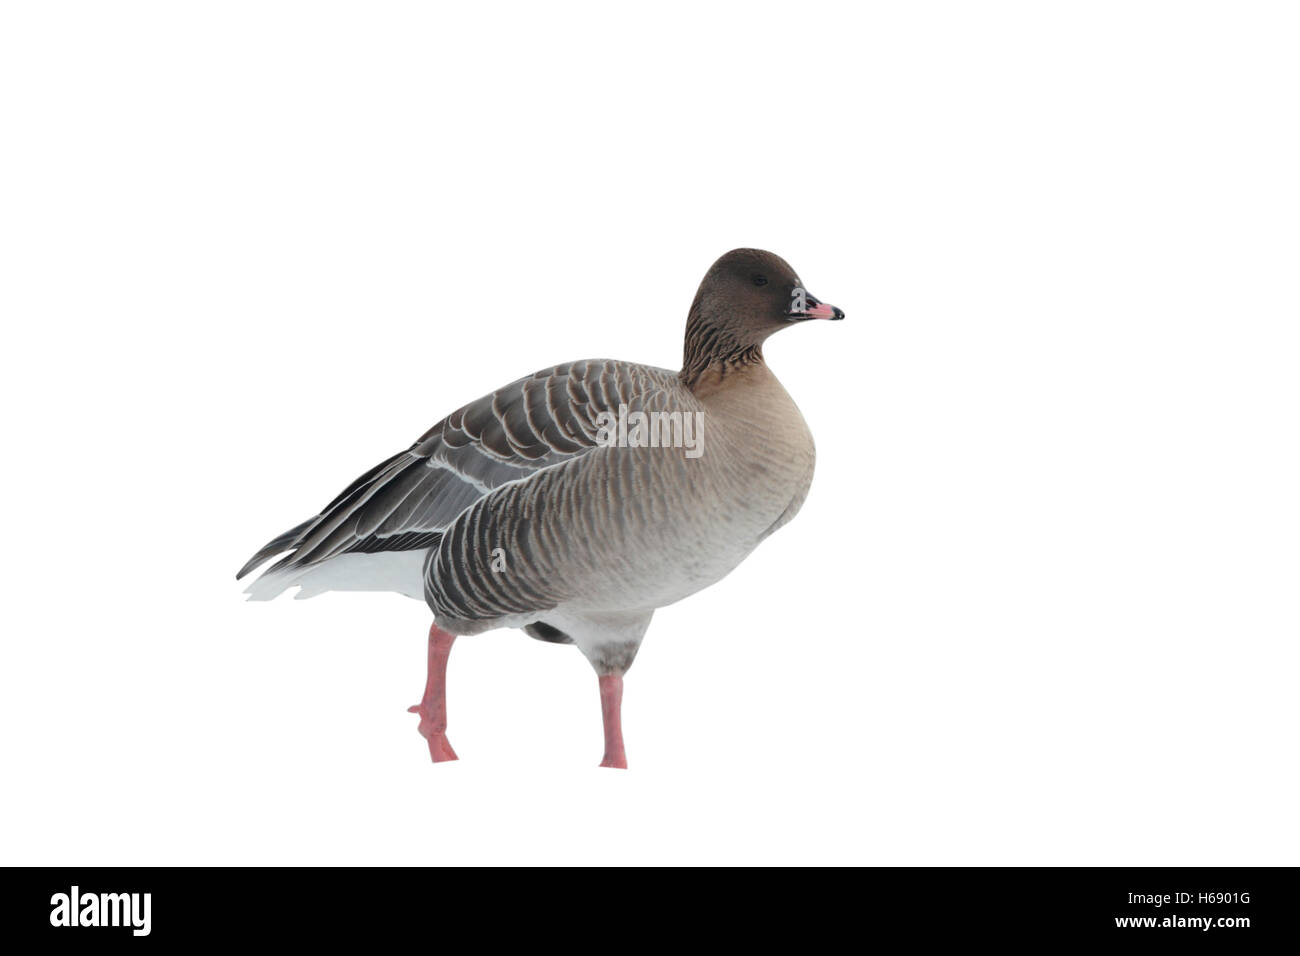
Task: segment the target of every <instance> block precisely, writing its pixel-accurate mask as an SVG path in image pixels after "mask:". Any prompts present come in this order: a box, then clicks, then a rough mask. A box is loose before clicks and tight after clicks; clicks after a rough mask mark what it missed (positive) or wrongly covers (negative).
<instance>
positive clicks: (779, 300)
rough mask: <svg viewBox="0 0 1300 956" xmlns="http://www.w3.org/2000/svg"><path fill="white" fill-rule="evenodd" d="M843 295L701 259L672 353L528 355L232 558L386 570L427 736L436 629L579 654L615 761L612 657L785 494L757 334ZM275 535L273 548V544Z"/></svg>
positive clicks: (439, 744) (753, 265) (779, 430)
mask: <svg viewBox="0 0 1300 956" xmlns="http://www.w3.org/2000/svg"><path fill="white" fill-rule="evenodd" d="M842 318H844V313H843V312H842V311H841V310H840V309H838V308H836V307H834V306H831V305H826V304H824V303H822V302H820V301H818V300H817V299H816V298H815V297H813V296H812V295H811V294H809V293H808V292H807V291H806V289H805V288H804V284H803V282H802V281H801V280H800V279H799V276H798V275H797V274H796V273H795V271H794V270H793V269H792V268H791V267H790V265H789V264H788V263H787V262H786V261H785V260H784V259H782V258H780V257H779V256H777V255H774V254H773V253H770V252H765V251H763V250H759V249H735V250H732V251H731V252H728V253H727V254H726V255H724V256H722V257H721V258H720V259H718V260H717V261H716V262H715V263H714V264H713V265H712V267H710V269H709V270H708V272H707V273H706V274H705V276H704V279H703V281H702V282H701V283H700V286H699V290H698V291H697V292H696V295H695V300H694V302H693V303H692V304H691V308H690V312H689V313H688V315H687V320H686V337H685V348H684V353H683V360H682V368H681V370H680V371H676V372H674V371H670V370H668V369H662V368H653V367H650V366H646V365H638V364H634V363H631V362H620V361H613V360H608V359H589V360H586V361H578V362H568V363H565V364H562V365H556V366H554V367H552V368H546V369H542V370H541V371H538V372H535V373H534V374H532V375H529V376H526V377H525V378H521V379H517V380H516V381H514V382H511V383H510V384H509V385H506V386H505V387H503V388H500V389H497V390H496V391H495V392H493V393H492V394H490V395H485V396H484V397H482V398H480V399H478V400H477V401H474V402H471V403H470V404H468V405H465V406H464V407H462V408H460V409H458V410H457V411H454V412H452V413H451V414H450V415H448V416H447V417H446V418H444V419H443V420H442V421H440V422H438V424H436V425H434V426H433V427H432V428H431V429H429V430H428V431H427V432H425V433H424V434H423V435H422V436H420V438H419V439H418V440H417V441H416V442H415V443H414V444H413V445H411V447H410V448H408V449H406V450H405V451H402V452H399V453H398V454H396V455H394V456H393V457H391V458H389V459H388V460H386V461H383V462H380V463H379V464H378V465H376V466H375V467H374V468H371V469H370V470H369V471H367V472H366V473H365V474H364V475H362V476H361V477H360V478H358V479H357V480H356V481H354V482H353V483H352V484H351V485H349V486H348V487H347V488H346V489H345V490H344V491H343V492H342V493H341V494H340V495H339V496H338V497H336V498H335V499H334V500H333V501H331V502H330V503H329V504H328V505H326V506H325V508H324V509H322V510H321V512H320V513H319V514H317V515H316V516H315V517H313V518H309V519H308V520H306V521H304V522H302V523H301V524H299V525H297V526H296V527H294V528H291V529H290V530H288V531H286V532H284V533H283V534H281V535H278V536H277V537H275V538H273V539H271V540H270V541H269V542H267V544H266V545H264V546H263V547H262V548H260V549H259V550H258V551H257V553H256V554H254V555H253V557H252V558H250V559H249V561H248V562H247V563H246V564H245V565H244V567H243V568H242V569H241V570H240V571H239V573H238V575H237V576H236V578H237V579H242V578H243V577H244V576H245V575H247V574H249V573H250V572H252V571H253V570H255V569H256V568H258V567H259V566H261V565H263V564H264V563H265V562H267V561H269V560H270V559H272V558H275V557H277V556H280V555H282V556H281V557H280V558H279V560H278V561H276V562H275V563H274V564H272V565H270V567H268V568H266V569H265V570H264V571H263V572H262V574H261V575H260V576H258V577H257V578H255V579H254V580H253V581H252V582H251V583H250V584H249V585H248V587H247V591H246V593H247V594H248V595H249V599H250V600H269V599H271V598H274V597H275V596H277V595H279V594H281V593H283V592H284V591H285V590H287V589H289V588H291V587H297V588H298V593H297V595H296V596H297V597H298V598H305V597H312V596H315V595H317V594H321V593H323V592H326V591H357V590H360V591H393V592H396V593H398V594H404V595H406V596H408V597H412V598H415V599H417V600H423V601H425V602H426V603H427V604H428V606H429V608H430V610H431V611H432V612H433V624H432V625H431V627H430V629H429V637H428V675H427V680H426V683H425V688H424V696H423V697H422V699H421V701H420V703H418V704H415V705H413V706H412V707H410V708H409V710H410V712H411V713H415V714H418V715H419V717H420V722H419V732H420V734H421V735H423V737H424V738H425V740H426V741H427V743H428V748H429V755H430V757H432V759H433V761H434V762H435V763H438V762H442V761H448V760H455V759H456V752H455V751H454V750H453V749H452V746H451V744H450V742H449V741H448V739H447V701H446V672H447V660H448V657H449V655H450V653H451V648H452V644H453V642H454V641H455V640H456V638H457V637H464V636H468V635H473V634H479V633H482V632H484V631H489V630H493V629H496V628H518V629H522V630H523V631H524V632H525V633H527V634H528V635H529V636H531V637H534V638H536V639H538V640H541V641H548V642H551V643H555V644H573V645H575V646H576V647H577V649H578V650H579V651H581V652H582V653H583V655H584V656H585V657H586V658H587V660H588V661H589V662H590V664H591V666H592V667H593V668H594V669H595V671H596V675H597V678H598V685H599V690H600V702H601V715H602V721H603V725H604V734H605V752H604V757H603V759H602V760H601V764H600V766H602V767H617V768H626V767H627V755H626V750H625V748H624V744H623V732H622V722H621V704H622V698H623V675H624V674H626V673H627V671H628V669H629V668H630V667H631V666H632V662H633V660H634V659H635V658H636V654H637V650H638V648H639V647H640V645H641V641H642V638H643V637H644V636H645V633H646V629H647V628H648V627H649V625H650V619H651V617H652V616H653V614H654V612H655V610H656V609H657V608H661V607H664V606H666V605H669V604H672V603H674V602H676V601H680V600H681V599H682V598H685V597H687V596H689V595H691V594H694V593H695V592H697V591H700V590H701V589H703V588H706V587H708V586H709V585H711V584H714V583H716V582H717V581H719V580H721V579H722V578H723V577H725V576H726V575H727V574H728V573H730V572H731V571H732V569H734V568H735V567H736V566H737V565H739V564H740V562H741V561H743V560H744V559H745V557H746V556H748V555H749V554H750V552H752V551H753V550H754V548H756V547H757V546H758V544H759V543H760V542H761V541H763V540H764V539H765V538H767V537H768V536H769V535H771V534H772V532H774V531H776V530H777V529H778V528H780V527H781V526H782V525H784V524H786V523H787V522H789V521H790V520H791V519H792V518H793V517H794V516H795V515H796V514H797V513H798V511H799V509H800V507H801V506H802V504H803V502H804V499H805V497H806V496H807V494H808V489H809V486H810V485H811V483H812V476H813V465H814V461H815V457H816V456H815V450H814V446H813V439H812V435H811V433H810V432H809V430H808V426H807V424H806V423H805V421H804V419H803V416H802V415H801V414H800V412H799V409H798V407H797V406H796V405H795V403H794V401H793V400H791V398H790V396H789V395H788V394H787V393H786V390H785V389H784V388H783V387H782V386H781V383H780V382H779V381H777V378H776V376H775V375H774V374H773V373H772V371H771V370H770V369H769V368H768V366H767V364H766V362H765V361H764V359H763V343H764V341H765V340H766V339H767V337H768V336H769V335H771V334H772V333H773V332H777V331H779V330H781V329H784V328H787V327H789V326H791V325H795V324H798V323H800V322H804V321H806V320H810V319H828V320H836V319H842ZM286 552H287V553H286Z"/></svg>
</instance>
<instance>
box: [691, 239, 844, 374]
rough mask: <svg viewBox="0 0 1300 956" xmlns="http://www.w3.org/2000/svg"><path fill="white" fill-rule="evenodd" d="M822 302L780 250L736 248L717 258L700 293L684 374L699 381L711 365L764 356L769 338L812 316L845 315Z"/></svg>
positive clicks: (730, 364)
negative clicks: (776, 252) (808, 289)
mask: <svg viewBox="0 0 1300 956" xmlns="http://www.w3.org/2000/svg"><path fill="white" fill-rule="evenodd" d="M842 318H844V313H843V312H841V311H840V310H839V309H837V308H835V307H834V306H832V305H823V304H822V303H821V302H818V301H817V299H816V298H814V297H813V296H812V295H811V294H809V293H808V291H807V290H806V289H805V288H804V287H803V283H802V282H800V281H799V276H797V275H796V274H795V271H794V270H793V269H792V268H790V264H789V263H788V262H786V261H785V260H784V259H782V258H781V257H780V256H777V255H773V254H772V253H770V252H764V251H763V250H762V249H733V250H732V251H731V252H728V253H727V254H726V255H725V256H723V257H722V258H721V259H719V260H718V261H717V262H715V263H714V264H713V267H712V268H710V269H709V271H708V273H707V274H706V275H705V276H704V281H703V282H701V283H700V289H699V291H698V292H696V293H695V301H694V302H693V303H692V304H691V313H690V315H689V317H688V318H687V320H686V352H685V356H684V358H683V360H682V380H683V381H684V382H685V383H686V384H687V385H693V384H694V383H695V381H696V380H697V379H699V377H700V375H701V374H703V372H704V371H705V370H706V369H708V368H709V367H710V366H716V367H717V368H718V371H719V372H720V373H721V374H723V375H725V374H726V372H727V369H728V368H732V367H735V366H740V365H748V364H751V363H754V362H761V361H762V360H763V342H764V341H765V340H766V339H767V337H768V336H769V335H771V334H772V333H773V332H776V331H778V330H780V329H784V328H786V327H788V326H791V325H793V324H795V323H796V322H803V321H805V320H807V319H842Z"/></svg>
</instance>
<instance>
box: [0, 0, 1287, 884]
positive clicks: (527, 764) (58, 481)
mask: <svg viewBox="0 0 1300 956" xmlns="http://www.w3.org/2000/svg"><path fill="white" fill-rule="evenodd" d="M1293 9H1294V8H1291V10H1293ZM1291 10H1288V8H1287V6H1286V5H1282V4H1279V5H1269V4H1253V5H1250V7H1249V8H1243V7H1242V6H1241V5H1236V4H1227V3H1224V4H1209V3H1205V4H1156V3H1136V4H1135V3H1114V4H1108V3H1090V4H1052V5H1044V4H1035V3H1016V4H1011V3H1001V4H980V5H978V6H977V5H970V4H937V3H926V4H875V5H872V4H847V3H846V4H817V3H809V2H800V3H797V4H793V3H792V4H787V5H764V4H756V3H737V4H707V3H691V4H685V5H682V6H680V7H677V6H674V5H671V4H655V5H653V6H651V7H646V8H644V9H640V10H636V11H633V10H631V9H627V10H623V9H621V8H613V7H610V6H609V5H604V4H591V5H574V4H569V5H561V6H559V7H553V6H551V5H543V4H519V5H510V6H507V7H500V6H492V7H486V6H483V5H477V6H473V5H468V4H462V5H450V4H449V5H446V6H445V7H442V8H437V9H435V8H434V7H433V6H432V5H429V4H398V3H392V4H382V5H381V4H370V3H367V4H360V3H356V4H339V3H265V2H258V3H221V4H171V3H121V4H113V5H111V7H110V5H104V4H75V3H65V4H57V5H52V4H39V5H38V4H7V5H5V7H4V9H3V13H2V14H0V103H2V109H3V115H2V116H0V135H2V136H3V137H4V147H3V150H2V153H0V164H2V165H3V168H4V172H3V176H0V191H2V195H0V199H2V207H0V209H2V211H0V242H2V243H3V248H2V249H0V253H2V256H3V280H2V281H0V296H2V302H0V306H2V308H3V320H4V323H3V327H4V339H5V348H4V381H3V386H2V387H3V389H4V396H3V397H4V401H5V407H6V409H7V413H6V416H5V427H6V431H7V442H6V446H7V448H8V450H9V452H10V454H8V455H6V456H5V458H6V466H5V468H4V477H3V481H4V484H5V487H4V498H5V501H6V502H7V503H8V511H7V515H6V519H5V524H6V531H7V533H6V535H5V540H6V545H7V546H6V547H5V548H4V551H3V561H4V564H5V574H6V580H7V582H8V587H7V589H6V591H7V600H6V601H5V603H4V612H5V627H4V638H3V660H2V661H0V720H2V721H3V731H2V733H3V750H2V752H0V765H2V766H3V768H4V778H5V786H4V788H3V795H2V796H0V800H2V801H3V815H2V818H3V821H4V822H3V831H2V833H3V839H2V840H0V857H2V860H3V862H5V863H40V864H137V863H158V864H167V863H184V864H191V863H193V864H199V863H222V864H224V863H428V864H437V863H651V864H657V863H705V862H708V863H727V862H732V863H788V862H807V863H831V862H835V863H904V864H934V863H1049V864H1058V863H1059V864H1064V863H1084V864H1102V863H1105V864H1134V863H1144V864H1193V863H1196V864H1207V865H1211V864H1227V863H1235V864H1264V863H1274V864H1276V863H1290V864H1294V863H1296V862H1297V849H1300V834H1298V833H1297V815H1296V813H1295V808H1296V806H1297V805H1298V804H1300V793H1298V792H1297V790H1298V789H1300V788H1298V787H1297V783H1298V780H1297V770H1296V761H1295V741H1296V730H1297V716H1298V713H1297V711H1298V707H1297V695H1296V692H1295V687H1296V671H1297V664H1298V663H1300V661H1298V660H1297V657H1298V655H1297V647H1296V639H1297V633H1298V630H1300V629H1298V627H1297V624H1298V620H1297V619H1298V617H1300V607H1298V602H1297V594H1296V585H1297V571H1298V570H1300V568H1298V567H1297V564H1298V558H1297V546H1296V543H1297V532H1298V531H1300V513H1298V507H1297V492H1296V489H1297V488H1300V452H1298V449H1297V442H1296V437H1297V436H1296V416H1297V410H1298V409H1300V394H1298V392H1300V386H1298V385H1297V374H1296V372H1297V364H1298V363H1297V360H1298V359H1300V355H1298V354H1297V352H1298V351H1300V350H1298V348H1297V346H1298V345H1300V332H1298V330H1297V317H1298V312H1297V305H1298V304H1300V303H1298V299H1300V295H1298V293H1297V283H1296V264H1297V254H1298V252H1300V249H1298V248H1297V246H1298V245H1300V241H1298V238H1297V236H1298V234H1297V225H1296V224H1297V222H1300V190H1298V188H1297V181H1298V179H1300V178H1298V177H1297V175H1296V170H1297V169H1300V139H1298V137H1297V125H1296V122H1295V118H1296V90H1297V84H1298V83H1300V67H1298V66H1297V60H1296V57H1295V50H1296V44H1297V40H1298V39H1300V38H1298V37H1297V22H1296V16H1295V14H1294V13H1293V12H1291ZM742 245H749V246H759V247H763V248H768V249H771V250H773V251H775V252H777V253H779V254H781V255H782V256H784V257H786V258H787V259H789V260H790V262H791V263H792V264H793V265H794V266H795V268H796V269H798V270H799V272H800V273H801V275H802V277H803V278H804V280H805V281H806V282H807V283H808V286H809V288H810V290H811V291H812V292H813V293H815V294H816V295H817V296H818V297H820V298H822V299H824V300H825V301H828V302H833V303H835V304H836V305H838V306H840V307H842V308H843V309H844V310H845V311H846V312H847V314H848V319H847V321H845V322H843V323H837V324H835V325H830V324H826V323H816V324H811V325H809V326H804V327H799V328H796V329H794V330H792V331H789V332H785V333H782V334H781V335H780V336H779V337H777V338H776V339H774V340H773V341H772V342H771V343H770V345H769V348H768V350H767V356H768V360H769V363H770V364H771V365H772V367H773V368H774V369H775V370H776V372H777V374H778V375H779V376H780V377H781V379H782V380H783V382H784V383H785V385H786V387H787V388H788V389H789V391H790V392H791V394H792V395H793V396H794V397H795V399H796V401H797V402H798V403H799V404H800V406H801V408H802V410H803V412H804V415H805V417H806V418H807V419H808V421H809V423H810V425H811V427H812V430H813V433H814V434H815V436H816V438H817V442H818V453H819V460H818V471H817V476H816V480H815V481H814V484H813V489H812V493H811V495H810V497H809V499H808V502H807V505H806V506H805V508H804V510H803V512H802V513H801V514H800V515H799V517H798V519H797V520H796V521H795V522H794V523H793V524H791V525H790V526H789V527H788V528H786V529H784V530H782V531H781V532H780V533H779V534H777V535H776V536H775V537H773V538H772V539H770V540H769V541H768V542H766V543H765V544H764V545H763V546H762V547H761V548H760V549H759V551H758V552H756V553H755V554H754V556H753V557H752V558H751V559H750V560H749V561H748V562H747V563H746V564H744V565H743V566H742V567H741V568H740V569H739V570H738V571H737V572H736V573H734V574H733V575H732V576H731V577H730V578H728V579H727V580H726V581H724V582H723V583H722V584H720V585H718V586H717V587H714V588H712V589H711V590H708V591H706V592H704V593H701V594H699V595H697V596H695V597H694V598H692V599H690V600H688V601H686V602H683V603H682V604H679V605H677V606H674V607H670V608H668V609H665V610H663V611H661V612H660V613H659V614H658V615H657V617H656V620H655V622H654V624H653V626H652V627H651V630H650V633H649V636H648V637H647V639H646V642H645V645H644V647H643V649H642V653H641V656H640V658H639V659H638V661H637V664H636V666H635V668H633V670H632V671H631V672H630V673H629V675H628V679H627V691H626V697H625V705H624V722H625V730H626V735H627V745H628V755H629V760H630V763H631V770H630V771H628V772H626V773H622V772H616V771H609V770H598V769H597V768H596V763H597V762H598V761H599V759H600V752H601V732H600V714H599V707H598V701H597V695H596V680H595V677H594V675H593V673H592V672H591V670H590V668H589V667H588V665H587V664H586V662H585V661H584V660H583V659H582V658H581V656H580V655H579V654H578V653H577V652H576V651H575V650H573V649H572V648H568V647H555V646H550V645H544V644H541V643H538V642H535V641H532V640H529V639H528V638H526V637H525V636H523V635H522V634H519V633H516V632H497V633H493V634H489V635H484V636H480V637H477V638H465V639H462V640H460V641H459V642H458V644H457V646H456V648H455V652H454V654H453V657H452V662H451V673H450V685H449V694H450V712H451V727H450V738H451V740H452V742H453V743H454V745H455V747H456V749H457V751H458V752H459V754H460V756H461V760H460V761H459V762H457V763H454V764H448V765H441V766H436V767H435V766H433V765H431V764H430V763H429V761H428V757H427V754H426V751H425V747H424V743H423V741H422V740H421V739H420V738H419V736H418V735H417V733H416V729H415V727H416V718H415V717H414V716H412V715H409V714H407V713H406V707H407V705H409V704H412V703H414V702H415V701H416V700H417V699H418V697H419V694H420V690H421V688H422V686H423V681H424V672H423V671H424V652H425V645H424V637H425V632H426V628H427V625H428V621H429V614H428V612H427V610H426V609H425V608H424V607H423V605H421V604H419V603H417V602H414V601H410V600H407V599H405V598H401V597H396V596H387V595H346V594H344V595H338V594H331V595H326V596H324V597H320V598H316V599H314V600H311V601H305V602H295V601H292V600H289V599H287V598H282V599H280V600H278V601H276V602H275V603H272V604H268V605H262V604H247V603H245V602H244V601H243V599H242V596H241V593H240V592H241V587H240V586H239V585H237V584H236V583H235V581H234V579H233V576H234V572H235V570H236V569H237V568H238V567H239V566H240V565H241V564H242V563H243V562H244V560H245V559H246V558H247V557H248V556H249V555H250V554H251V553H252V552H253V551H254V550H255V549H256V548H257V547H258V546H259V545H261V544H262V543H263V542H264V541H266V540H267V539H268V538H270V537H271V536H273V535H274V534H276V533H278V532H280V531H282V530H284V529H286V528H288V527H289V526H291V525H293V524H295V523H297V522H298V521H300V520H302V519H304V518H306V517H308V516H310V515H311V514H313V513H315V511H316V510H317V509H318V508H319V507H320V506H322V505H324V504H325V503H326V502H327V501H328V500H329V499H330V498H332V497H333V496H334V494H335V493H337V492H338V491H339V490H340V489H341V488H342V487H343V486H344V485H346V484H347V483H348V482H350V481H351V480H352V479H353V478H354V477H356V476H357V475H358V474H360V473H361V472H362V471H364V470H366V469H367V468H369V467H370V466H371V465H373V464H374V463H376V462H377V461H379V460H380V459H381V458H383V457H386V456H387V455H389V454H391V453H393V452H395V451H397V450H399V449H401V448H403V447H405V446H406V445H407V444H409V443H410V442H411V441H412V440H413V439H414V438H415V437H416V436H418V435H419V434H420V433H421V432H422V431H423V430H424V429H426V428H427V427H428V426H429V425H431V424H432V423H433V422H435V421H436V420H438V419H439V418H441V417H442V416H443V415H445V414H446V413H447V412H449V411H451V410H452V409H454V408H456V407H457V406H458V405H460V404H462V403H463V402H465V401H468V400H470V399H473V398H475V397H477V396H479V395H480V394H483V393H484V392H486V391H488V390H490V389H492V388H494V387H496V386H498V385H501V384H504V383H505V382H507V381H510V380H511V379H513V378H515V377H517V376H519V375H521V374H524V373H527V372H530V371H532V370H534V369H537V368H540V367H542V366H545V365H549V364H551V363H554V362H557V361H563V360H567V359H576V358H582V357H595V356H612V357H617V358H627V359H633V360H638V361H643V362H647V363H651V364H656V365H666V366H672V367H676V365H677V362H678V360H679V357H680V347H681V346H680V340H681V332H682V327H683V322H684V319H685V314H686V309H687V306H688V305H689V303H690V300H691V297H692V295H693V294H694V291H695V287H696V284H697V283H698V281H699V279H700V277H701V276H702V275H703V272H704V270H705V269H706V268H707V267H708V265H709V264H710V263H711V262H712V261H713V260H714V258H716V257H717V256H718V255H720V254H721V253H723V252H725V251H726V250H728V249H730V248H733V247H735V246H742Z"/></svg>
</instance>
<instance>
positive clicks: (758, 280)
mask: <svg viewBox="0 0 1300 956" xmlns="http://www.w3.org/2000/svg"><path fill="white" fill-rule="evenodd" d="M754 285H767V276H754Z"/></svg>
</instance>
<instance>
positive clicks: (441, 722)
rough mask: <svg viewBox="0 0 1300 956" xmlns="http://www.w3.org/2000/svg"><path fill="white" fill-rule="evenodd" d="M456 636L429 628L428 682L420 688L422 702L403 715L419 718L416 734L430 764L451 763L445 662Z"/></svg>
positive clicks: (452, 758)
mask: <svg viewBox="0 0 1300 956" xmlns="http://www.w3.org/2000/svg"><path fill="white" fill-rule="evenodd" d="M454 640H456V635H454V634H448V633H447V632H446V631H444V630H443V629H442V628H440V627H438V625H437V624H434V625H433V626H432V627H430V628H429V679H428V680H427V681H426V682H425V685H424V699H423V700H421V701H420V702H419V703H418V704H415V705H414V706H412V707H408V708H407V711H408V712H409V713H412V714H419V715H420V733H421V734H422V735H423V736H424V739H425V740H427V741H428V742H429V756H430V757H432V758H433V762H434V763H441V762H442V761H444V760H455V759H456V751H454V750H452V749H451V744H449V743H448V742H447V658H448V657H449V656H450V655H451V642H452V641H454Z"/></svg>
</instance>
